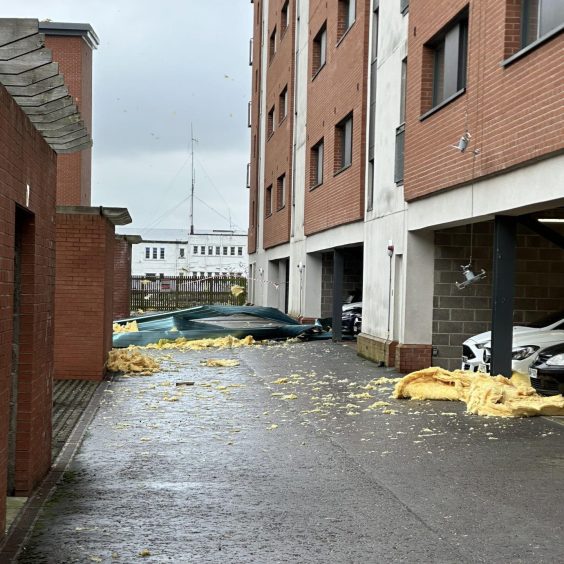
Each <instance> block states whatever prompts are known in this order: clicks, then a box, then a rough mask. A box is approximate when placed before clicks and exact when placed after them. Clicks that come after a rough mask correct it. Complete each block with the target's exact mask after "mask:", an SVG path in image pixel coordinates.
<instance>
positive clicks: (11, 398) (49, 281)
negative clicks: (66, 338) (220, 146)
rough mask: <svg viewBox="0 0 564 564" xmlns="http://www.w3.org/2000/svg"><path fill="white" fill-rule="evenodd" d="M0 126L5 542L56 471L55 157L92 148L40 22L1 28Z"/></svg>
mask: <svg viewBox="0 0 564 564" xmlns="http://www.w3.org/2000/svg"><path fill="white" fill-rule="evenodd" d="M0 120H1V127H0V139H1V141H0V170H1V171H2V174H0V217H1V221H0V241H1V244H0V311H1V315H0V484H1V487H2V488H3V492H2V495H0V539H1V538H2V536H3V533H4V530H5V526H6V496H5V494H4V492H7V495H8V497H9V498H12V499H14V498H16V497H21V496H24V497H25V496H28V495H29V494H30V492H31V491H32V490H33V488H34V487H35V486H36V485H37V484H38V483H39V481H40V480H41V479H42V477H43V476H44V475H45V473H46V472H47V471H48V469H49V467H50V465H51V410H52V382H53V372H54V361H53V339H54V309H55V307H54V299H55V298H54V292H55V209H56V208H55V206H56V179H57V154H59V155H63V154H68V153H73V152H75V151H80V150H82V149H83V148H85V147H88V146H89V145H90V134H89V132H88V129H86V128H85V127H84V124H82V120H81V118H80V114H79V113H78V110H77V107H76V105H75V104H74V103H73V100H72V98H71V97H70V96H69V95H68V89H67V85H66V84H65V82H64V77H63V76H62V75H61V74H60V73H59V69H58V66H57V64H56V63H53V62H52V54H51V52H50V51H49V50H48V49H45V47H44V38H43V37H42V36H41V35H40V34H39V33H38V22H37V20H32V19H25V20H23V19H22V20H16V19H2V20H0ZM77 124H79V125H77Z"/></svg>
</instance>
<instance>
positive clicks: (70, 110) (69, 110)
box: [24, 104, 80, 123]
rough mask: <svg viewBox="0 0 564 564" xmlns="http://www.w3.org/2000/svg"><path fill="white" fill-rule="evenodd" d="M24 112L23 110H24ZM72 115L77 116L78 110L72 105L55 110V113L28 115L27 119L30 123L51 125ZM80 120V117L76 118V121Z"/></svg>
mask: <svg viewBox="0 0 564 564" xmlns="http://www.w3.org/2000/svg"><path fill="white" fill-rule="evenodd" d="M24 111H25V110H24ZM73 114H77V115H78V110H77V108H76V106H75V105H74V104H71V105H70V106H66V107H64V108H63V109H61V110H57V111H56V112H51V113H49V114H45V115H41V114H39V115H33V114H32V115H30V116H29V119H30V120H31V122H32V123H53V122H54V121H58V120H59V119H61V118H64V117H69V116H72V115H73ZM79 120H80V116H79V117H78V119H77V121H79Z"/></svg>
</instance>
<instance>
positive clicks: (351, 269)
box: [321, 245, 363, 340]
mask: <svg viewBox="0 0 564 564" xmlns="http://www.w3.org/2000/svg"><path fill="white" fill-rule="evenodd" d="M321 264H322V274H321V284H322V287H321V316H322V317H325V318H329V317H335V316H337V317H338V318H339V319H342V316H343V306H345V309H347V307H346V306H351V307H352V304H358V309H359V313H360V316H362V281H363V247H362V245H359V246H356V247H342V248H339V249H335V250H334V251H332V252H326V253H323V255H322V263H321ZM335 293H336V296H335ZM334 296H335V300H334V299H333V298H334ZM349 325H350V326H349ZM359 328H360V327H359V325H358V324H357V325H356V329H357V330H359ZM341 329H343V333H344V334H345V335H346V336H353V334H354V333H355V326H354V320H352V324H345V325H344V326H343V327H341V323H338V324H335V323H334V324H333V334H334V336H335V337H336V339H337V340H339V339H340V338H341V337H342V335H341V334H339V333H340V332H341Z"/></svg>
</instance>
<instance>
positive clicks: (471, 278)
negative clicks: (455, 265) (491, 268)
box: [455, 263, 486, 290]
mask: <svg viewBox="0 0 564 564" xmlns="http://www.w3.org/2000/svg"><path fill="white" fill-rule="evenodd" d="M470 267H471V263H468V264H466V265H464V266H461V267H460V268H462V275H463V276H464V278H465V280H464V282H455V285H456V287H457V288H458V289H459V290H463V289H464V288H466V286H470V284H474V282H478V280H482V279H483V278H485V277H486V271H485V270H484V269H483V268H482V270H481V272H478V274H474V272H473V271H472V270H471V269H470Z"/></svg>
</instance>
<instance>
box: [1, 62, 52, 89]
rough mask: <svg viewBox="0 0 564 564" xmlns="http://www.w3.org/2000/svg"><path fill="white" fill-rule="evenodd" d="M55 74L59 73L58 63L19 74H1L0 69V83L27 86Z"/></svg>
mask: <svg viewBox="0 0 564 564" xmlns="http://www.w3.org/2000/svg"><path fill="white" fill-rule="evenodd" d="M57 74H59V63H49V64H48V65H43V66H41V67H37V68H33V69H30V70H28V71H26V72H22V73H21V74H2V70H0V83H2V84H3V85H4V86H28V85H29V84H33V83H34V82H39V81H40V80H45V79H46V78H50V77H51V76H55V75H57Z"/></svg>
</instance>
